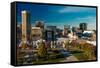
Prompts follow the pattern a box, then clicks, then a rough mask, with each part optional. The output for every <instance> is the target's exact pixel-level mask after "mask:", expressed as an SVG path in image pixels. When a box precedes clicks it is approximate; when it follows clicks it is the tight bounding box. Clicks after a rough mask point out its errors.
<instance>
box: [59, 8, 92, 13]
mask: <svg viewBox="0 0 100 68" xmlns="http://www.w3.org/2000/svg"><path fill="white" fill-rule="evenodd" d="M92 10H94V8H88V7H65V8H63V9H60V10H59V13H68V12H89V11H92Z"/></svg>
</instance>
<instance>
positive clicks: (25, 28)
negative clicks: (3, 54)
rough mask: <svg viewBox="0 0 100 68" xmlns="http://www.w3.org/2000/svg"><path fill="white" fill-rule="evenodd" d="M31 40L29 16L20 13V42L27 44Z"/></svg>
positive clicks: (23, 12) (25, 12)
mask: <svg viewBox="0 0 100 68" xmlns="http://www.w3.org/2000/svg"><path fill="white" fill-rule="evenodd" d="M30 39H31V22H30V14H29V12H27V11H22V42H24V43H27V41H30Z"/></svg>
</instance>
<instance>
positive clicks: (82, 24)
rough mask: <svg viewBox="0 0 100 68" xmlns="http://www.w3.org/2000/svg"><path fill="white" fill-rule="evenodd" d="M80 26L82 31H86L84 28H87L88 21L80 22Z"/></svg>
mask: <svg viewBox="0 0 100 68" xmlns="http://www.w3.org/2000/svg"><path fill="white" fill-rule="evenodd" d="M79 27H80V29H81V30H82V32H84V30H87V23H80V24H79Z"/></svg>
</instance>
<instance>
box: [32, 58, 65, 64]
mask: <svg viewBox="0 0 100 68" xmlns="http://www.w3.org/2000/svg"><path fill="white" fill-rule="evenodd" d="M62 60H64V58H58V59H49V60H45V61H40V60H39V61H33V64H44V63H57V62H60V61H62Z"/></svg>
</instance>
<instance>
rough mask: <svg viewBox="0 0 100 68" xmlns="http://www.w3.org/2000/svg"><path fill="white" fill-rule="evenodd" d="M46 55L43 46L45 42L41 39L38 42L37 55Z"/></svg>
mask: <svg viewBox="0 0 100 68" xmlns="http://www.w3.org/2000/svg"><path fill="white" fill-rule="evenodd" d="M46 55H47V49H46V47H45V43H44V42H43V41H42V42H40V43H39V49H38V56H39V57H45V56H46Z"/></svg>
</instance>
